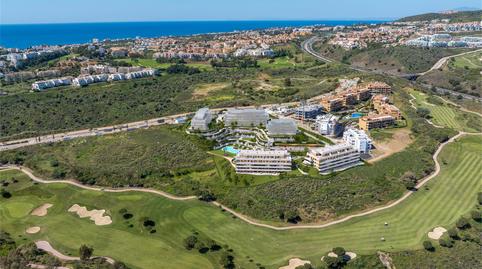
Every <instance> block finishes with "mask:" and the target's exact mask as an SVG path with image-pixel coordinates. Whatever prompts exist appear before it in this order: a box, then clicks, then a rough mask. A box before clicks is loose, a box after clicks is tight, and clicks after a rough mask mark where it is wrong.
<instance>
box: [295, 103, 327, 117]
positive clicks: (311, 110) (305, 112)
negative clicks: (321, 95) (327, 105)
mask: <svg viewBox="0 0 482 269" xmlns="http://www.w3.org/2000/svg"><path fill="white" fill-rule="evenodd" d="M321 113H323V108H322V107H321V106H317V105H309V106H300V107H298V108H297V109H296V110H295V117H296V118H297V119H301V120H306V119H316V116H318V115H320V114H321Z"/></svg>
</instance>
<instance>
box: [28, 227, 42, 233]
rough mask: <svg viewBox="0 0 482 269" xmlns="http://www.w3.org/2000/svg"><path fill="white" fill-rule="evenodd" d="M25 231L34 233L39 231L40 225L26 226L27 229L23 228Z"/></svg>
mask: <svg viewBox="0 0 482 269" xmlns="http://www.w3.org/2000/svg"><path fill="white" fill-rule="evenodd" d="M25 232H26V233H28V234H36V233H38V232H40V227H38V226H33V227H29V228H27V230H25Z"/></svg>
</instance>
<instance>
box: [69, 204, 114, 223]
mask: <svg viewBox="0 0 482 269" xmlns="http://www.w3.org/2000/svg"><path fill="white" fill-rule="evenodd" d="M69 212H76V213H77V215H79V217H81V218H87V217H89V218H90V220H92V221H94V223H95V225H99V226H102V225H109V224H111V223H112V219H111V218H110V216H104V213H105V210H104V209H101V210H97V209H92V210H87V207H85V206H80V205H78V204H75V205H73V206H71V207H70V208H69Z"/></svg>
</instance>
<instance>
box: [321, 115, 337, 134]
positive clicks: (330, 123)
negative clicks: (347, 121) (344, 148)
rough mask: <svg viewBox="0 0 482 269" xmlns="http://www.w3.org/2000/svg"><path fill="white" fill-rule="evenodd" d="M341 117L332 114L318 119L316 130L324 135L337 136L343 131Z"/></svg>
mask: <svg viewBox="0 0 482 269" xmlns="http://www.w3.org/2000/svg"><path fill="white" fill-rule="evenodd" d="M338 120H339V117H337V116H334V115H332V114H325V115H320V116H318V117H316V130H317V131H318V132H319V133H320V134H322V135H330V136H337V135H338V134H340V133H341V132H342V131H343V125H341V124H340V123H339V122H338Z"/></svg>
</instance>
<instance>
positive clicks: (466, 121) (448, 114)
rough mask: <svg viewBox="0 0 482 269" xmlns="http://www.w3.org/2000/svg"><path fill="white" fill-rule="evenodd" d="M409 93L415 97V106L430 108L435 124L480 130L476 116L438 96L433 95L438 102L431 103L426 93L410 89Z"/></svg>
mask: <svg viewBox="0 0 482 269" xmlns="http://www.w3.org/2000/svg"><path fill="white" fill-rule="evenodd" d="M411 93H412V95H413V96H415V98H416V99H415V101H414V102H415V103H416V106H417V107H424V108H427V109H428V110H430V114H431V116H432V117H433V118H432V120H433V122H434V123H435V124H438V125H442V126H446V127H449V128H453V129H457V130H462V131H466V132H480V131H481V130H482V124H481V122H480V118H479V117H478V116H476V115H474V114H471V113H466V112H462V111H460V110H458V109H456V108H455V107H454V106H452V105H450V104H447V103H445V102H444V101H443V100H442V99H440V98H437V97H434V98H437V99H436V100H440V103H437V104H432V103H429V101H428V100H427V97H428V96H427V95H426V94H423V93H421V92H418V91H411Z"/></svg>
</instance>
